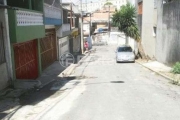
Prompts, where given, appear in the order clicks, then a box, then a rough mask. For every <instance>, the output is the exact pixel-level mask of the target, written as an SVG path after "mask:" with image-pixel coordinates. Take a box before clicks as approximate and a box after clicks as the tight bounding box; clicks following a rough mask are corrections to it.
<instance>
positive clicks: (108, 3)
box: [104, 2, 113, 6]
mask: <svg viewBox="0 0 180 120" xmlns="http://www.w3.org/2000/svg"><path fill="white" fill-rule="evenodd" d="M105 5H113V4H112V3H111V2H106V3H105V4H104V6H105Z"/></svg>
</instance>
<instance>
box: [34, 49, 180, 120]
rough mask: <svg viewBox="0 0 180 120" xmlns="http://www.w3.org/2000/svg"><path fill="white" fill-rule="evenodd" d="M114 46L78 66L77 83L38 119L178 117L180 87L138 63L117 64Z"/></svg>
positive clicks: (176, 119) (171, 119)
mask: <svg viewBox="0 0 180 120" xmlns="http://www.w3.org/2000/svg"><path fill="white" fill-rule="evenodd" d="M115 48H116V47H115V46H97V47H96V51H95V52H94V53H91V54H90V55H89V56H88V57H87V58H86V59H85V60H84V61H83V62H82V63H81V65H79V66H78V67H77V68H76V69H75V73H74V74H73V75H74V76H76V78H77V79H76V80H75V81H76V84H75V86H74V87H71V88H69V89H71V90H70V91H68V93H67V94H66V95H65V96H64V97H63V98H61V99H59V101H58V102H57V103H52V104H53V106H51V107H50V108H49V109H48V110H46V111H43V112H42V113H41V114H38V116H36V119H40V120H179V118H180V114H179V111H180V88H179V87H178V86H174V85H172V84H170V83H169V81H168V80H166V79H164V78H163V77H161V76H159V75H156V74H155V73H153V72H151V71H149V70H147V69H146V68H143V67H142V66H140V65H139V64H137V63H116V62H115V53H114V50H115ZM66 92H67V91H65V93H66Z"/></svg>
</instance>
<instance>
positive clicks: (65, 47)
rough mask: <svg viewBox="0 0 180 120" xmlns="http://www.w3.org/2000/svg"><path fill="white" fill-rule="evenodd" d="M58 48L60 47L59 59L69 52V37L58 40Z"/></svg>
mask: <svg viewBox="0 0 180 120" xmlns="http://www.w3.org/2000/svg"><path fill="white" fill-rule="evenodd" d="M58 47H59V52H58V53H59V58H60V56H61V55H63V53H65V52H69V37H63V38H61V39H59V40H58Z"/></svg>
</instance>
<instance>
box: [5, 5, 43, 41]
mask: <svg viewBox="0 0 180 120" xmlns="http://www.w3.org/2000/svg"><path fill="white" fill-rule="evenodd" d="M8 16H9V32H10V39H11V42H12V43H19V42H26V41H28V40H33V39H36V38H41V37H44V36H45V29H44V18H43V13H42V12H39V11H34V10H29V9H23V8H16V9H8Z"/></svg>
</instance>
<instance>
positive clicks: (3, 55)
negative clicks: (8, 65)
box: [0, 22, 6, 65]
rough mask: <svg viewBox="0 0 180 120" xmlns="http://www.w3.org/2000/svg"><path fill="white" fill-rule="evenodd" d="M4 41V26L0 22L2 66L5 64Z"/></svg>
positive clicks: (0, 57)
mask: <svg viewBox="0 0 180 120" xmlns="http://www.w3.org/2000/svg"><path fill="white" fill-rule="evenodd" d="M5 62H6V59H5V51H4V39H3V25H2V22H0V65H1V64H3V63H5Z"/></svg>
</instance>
